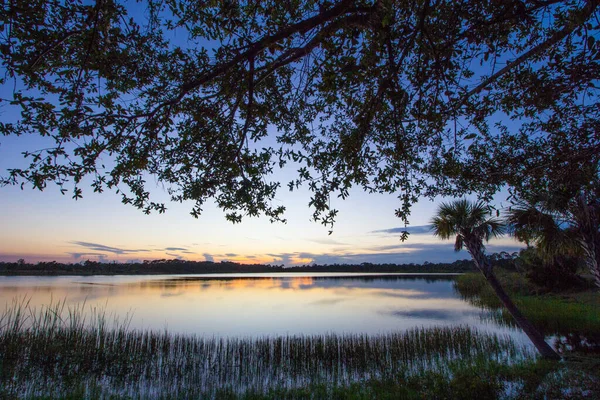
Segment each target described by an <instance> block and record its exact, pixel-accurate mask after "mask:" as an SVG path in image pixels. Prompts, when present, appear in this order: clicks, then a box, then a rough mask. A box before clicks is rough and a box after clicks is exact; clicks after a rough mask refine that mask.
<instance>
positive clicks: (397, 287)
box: [0, 273, 529, 344]
mask: <svg viewBox="0 0 600 400" xmlns="http://www.w3.org/2000/svg"><path fill="white" fill-rule="evenodd" d="M452 282H453V277H452V276H450V275H437V274H429V275H416V274H414V275H413V274H360V275H358V274H350V273H347V274H343V273H331V274H323V273H320V274H319V273H313V274H296V273H278V274H243V275H241V274H223V275H215V274H210V275H136V276H85V277H84V276H58V277H38V276H35V277H31V276H27V277H21V276H10V277H0V306H1V305H2V304H6V306H10V305H11V304H12V303H13V302H14V301H28V302H29V305H30V306H31V307H35V308H36V309H38V310H39V309H40V308H42V307H45V306H47V305H49V304H56V303H57V302H58V301H64V302H65V312H66V311H67V309H68V308H71V309H74V308H79V309H81V308H83V310H84V311H85V312H86V313H88V315H89V314H90V313H91V312H92V310H93V309H96V310H102V311H104V312H105V313H106V315H107V316H109V317H113V316H116V317H117V318H118V319H120V321H124V320H128V321H129V326H130V328H133V329H143V330H145V329H151V330H157V331H161V330H163V331H164V330H165V329H167V330H168V331H169V332H171V333H185V334H194V335H197V336H204V337H248V336H252V337H257V336H272V335H312V334H324V333H368V334H377V333H389V332H395V331H403V330H407V329H410V328H413V327H430V326H455V325H463V326H464V325H469V326H470V327H475V328H477V329H479V330H482V331H487V332H494V333H500V334H507V335H510V336H511V337H512V338H513V339H515V340H516V341H517V342H520V343H524V344H527V343H529V341H528V340H527V338H526V336H525V335H524V334H523V333H522V332H521V331H519V330H516V329H513V328H510V327H504V326H500V325H498V324H497V323H495V322H494V321H493V320H492V319H490V318H489V311H484V310H482V309H479V308H477V307H475V306H473V305H471V304H469V303H467V302H466V301H464V300H462V299H461V298H460V296H459V295H458V294H457V293H456V292H455V291H454V289H453V285H452Z"/></svg>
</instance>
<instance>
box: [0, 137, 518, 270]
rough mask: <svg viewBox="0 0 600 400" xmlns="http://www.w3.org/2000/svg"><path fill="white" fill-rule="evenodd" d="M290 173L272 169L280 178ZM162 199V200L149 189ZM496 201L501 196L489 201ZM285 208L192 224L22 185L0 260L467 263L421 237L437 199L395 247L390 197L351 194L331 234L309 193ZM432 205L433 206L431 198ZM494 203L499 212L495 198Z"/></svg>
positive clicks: (7, 151) (9, 200) (182, 215)
mask: <svg viewBox="0 0 600 400" xmlns="http://www.w3.org/2000/svg"><path fill="white" fill-rule="evenodd" d="M6 139H7V138H2V140H1V141H0V144H1V145H0V170H1V171H2V172H1V174H2V175H4V174H5V170H6V168H8V167H12V166H14V165H15V164H14V163H15V162H16V163H20V162H21V161H20V158H21V157H22V156H20V155H19V154H18V153H19V151H20V150H17V149H18V148H19V147H21V146H17V141H16V140H15V138H10V139H11V141H8V140H6ZM292 173H293V171H281V172H278V175H277V176H276V178H278V179H281V180H287V179H289V178H291V176H292V175H291V174H292ZM155 192H156V195H157V196H158V198H159V199H161V200H165V201H166V200H168V199H167V195H166V193H164V191H162V189H161V188H158V187H157V188H156V190H155ZM498 198H499V199H500V198H501V196H499V197H498ZM277 200H278V201H280V202H281V204H283V205H285V206H286V207H287V212H286V217H287V220H288V222H287V224H281V223H275V224H271V223H270V222H269V221H268V218H246V219H245V220H244V221H243V222H242V223H241V224H236V225H233V224H231V223H230V222H228V221H226V220H225V217H224V214H223V212H222V211H220V210H219V209H217V208H216V207H214V206H211V205H208V206H207V207H206V208H205V212H204V214H203V215H202V216H201V217H200V218H199V219H194V218H193V217H192V216H191V215H190V214H189V211H190V210H191V203H183V204H179V203H168V204H167V206H168V210H167V212H166V213H165V214H151V215H145V214H143V213H142V212H141V211H139V210H137V209H135V208H133V207H131V206H126V205H123V204H121V203H120V197H119V196H118V195H116V194H114V193H111V192H105V193H103V194H96V193H93V192H92V190H91V189H87V190H85V188H84V197H83V199H80V200H77V201H75V200H73V199H71V195H70V194H66V195H64V196H63V195H61V194H60V192H59V191H58V188H57V187H55V186H48V188H47V189H46V190H45V191H44V192H39V191H36V190H32V189H30V188H28V187H26V188H25V190H21V189H20V188H19V187H2V188H0V226H2V229H1V230H0V261H15V260H17V259H19V258H24V259H25V260H26V261H27V262H34V263H35V262H38V261H51V260H56V261H61V262H80V261H85V260H87V259H90V260H103V261H113V260H114V261H119V262H128V261H135V260H137V261H141V260H152V259H162V258H167V259H172V258H182V259H186V260H198V261H203V260H214V261H222V260H230V261H236V262H241V263H269V264H277V265H279V264H285V265H287V266H291V265H295V264H311V263H319V264H325V263H327V264H331V263H362V262H371V263H387V262H390V263H410V262H417V263H421V262H424V261H430V262H440V261H452V260H456V259H464V258H469V255H468V253H466V251H461V252H459V253H455V252H454V251H453V246H452V242H449V241H441V240H439V239H438V238H435V237H433V236H432V235H431V234H430V233H429V232H428V227H427V226H426V225H427V224H428V221H429V220H430V218H431V217H432V215H433V213H434V211H435V209H436V207H437V204H438V203H439V201H436V202H431V201H428V200H425V199H424V200H422V201H421V202H419V203H418V204H416V205H415V206H414V208H413V212H412V216H411V218H410V222H411V228H410V229H409V231H411V232H413V233H412V234H411V235H410V237H409V239H408V241H406V242H404V243H402V242H401V241H400V240H399V231H400V230H401V229H402V224H401V221H400V220H399V219H397V218H396V217H395V216H394V209H395V208H397V207H398V204H399V201H398V200H397V199H396V198H395V197H394V196H393V195H369V194H365V193H362V192H361V191H360V190H358V189H357V190H354V191H353V192H352V193H351V196H350V198H349V199H347V200H345V201H342V200H340V199H335V200H337V201H335V200H334V201H333V204H332V205H333V206H335V207H337V208H338V209H339V210H340V212H339V215H338V220H337V223H336V225H335V227H334V230H333V234H332V235H328V228H326V227H324V226H322V225H320V224H318V223H315V222H312V221H311V220H310V218H311V213H312V212H311V210H310V209H309V207H308V201H309V193H308V190H300V191H298V192H293V193H290V192H288V191H287V189H285V188H284V189H282V190H281V191H280V193H279V196H278V197H277ZM440 200H441V199H440ZM497 205H501V202H500V201H498V202H497ZM519 247H520V244H519V243H517V242H515V241H514V240H512V239H511V238H508V237H505V238H502V239H499V240H495V241H492V242H491V243H490V244H489V245H488V251H489V252H497V251H509V252H512V251H517V250H518V248H519Z"/></svg>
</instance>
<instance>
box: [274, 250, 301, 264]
mask: <svg viewBox="0 0 600 400" xmlns="http://www.w3.org/2000/svg"><path fill="white" fill-rule="evenodd" d="M296 254H298V253H280V254H273V253H268V254H267V255H268V256H270V257H273V258H274V260H273V262H277V263H278V262H280V263H282V264H284V265H292V264H294V261H293V260H292V257H294V256H295V255H296Z"/></svg>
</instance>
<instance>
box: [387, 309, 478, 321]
mask: <svg viewBox="0 0 600 400" xmlns="http://www.w3.org/2000/svg"><path fill="white" fill-rule="evenodd" d="M382 314H384V315H392V316H394V317H400V318H423V319H433V320H438V321H453V320H460V319H463V318H465V317H467V318H468V317H478V316H479V315H480V314H481V311H479V310H451V309H444V308H440V309H426V308H424V309H414V310H393V311H386V312H382Z"/></svg>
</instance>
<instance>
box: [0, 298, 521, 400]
mask: <svg viewBox="0 0 600 400" xmlns="http://www.w3.org/2000/svg"><path fill="white" fill-rule="evenodd" d="M82 310H83V307H82V306H79V307H75V308H69V307H66V306H65V302H64V301H63V302H59V303H56V304H54V305H51V306H49V307H44V308H43V309H40V310H35V309H32V308H31V307H30V306H29V304H28V303H27V302H26V301H21V302H14V303H13V304H12V305H10V306H8V307H7V309H6V310H5V311H4V313H3V314H2V316H1V317H0V397H2V396H5V397H11V398H31V397H36V396H38V395H44V396H50V397H64V396H66V395H81V396H82V397H105V396H113V395H116V396H131V397H135V398H137V397H143V398H152V397H161V396H162V394H165V393H168V394H169V395H170V396H173V397H174V398H177V397H189V396H192V397H193V396H204V397H212V396H213V395H214V394H215V393H217V392H219V391H222V390H227V391H230V392H233V393H238V394H240V393H245V392H249V391H250V392H258V393H266V392H269V391H272V390H279V389H293V388H300V387H307V386H311V385H330V386H344V385H350V384H352V383H354V382H362V381H366V380H370V379H382V380H383V379H394V378H396V377H399V376H404V377H406V376H408V375H410V374H415V373H420V372H422V371H436V370H437V371H441V370H443V369H444V368H445V366H446V365H447V364H448V363H449V362H456V361H460V362H464V363H470V362H474V361H475V360H480V359H482V358H485V359H487V360H495V361H497V362H502V363H511V362H515V361H519V360H523V359H526V358H529V357H532V355H531V354H530V352H529V351H528V350H527V349H525V348H522V347H519V346H517V345H515V344H514V343H513V342H512V341H511V340H510V339H509V338H508V337H500V336H496V335H490V334H485V333H482V332H478V331H476V330H473V329H470V328H468V327H437V328H427V329H425V328H415V329H411V330H408V331H405V332H397V333H389V334H380V335H362V334H349V335H346V334H344V335H339V334H334V333H331V334H326V335H313V336H302V335H297V336H266V337H261V338H238V337H231V338H217V337H212V338H204V337H197V336H186V335H180V334H171V333H168V332H166V331H164V332H154V331H140V330H134V329H129V326H128V319H127V318H126V319H125V320H123V321H119V320H117V319H114V318H113V319H108V318H107V317H106V315H105V314H104V313H103V312H102V310H93V311H92V313H91V314H90V315H92V317H89V318H88V319H86V317H85V316H84V313H83V312H82ZM109 321H110V323H109ZM74 393H75V394H74Z"/></svg>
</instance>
